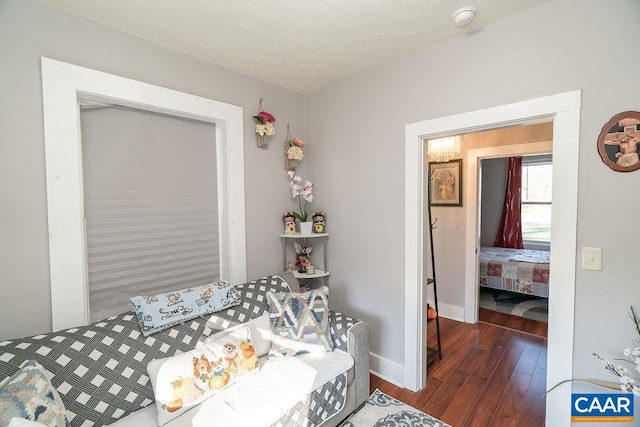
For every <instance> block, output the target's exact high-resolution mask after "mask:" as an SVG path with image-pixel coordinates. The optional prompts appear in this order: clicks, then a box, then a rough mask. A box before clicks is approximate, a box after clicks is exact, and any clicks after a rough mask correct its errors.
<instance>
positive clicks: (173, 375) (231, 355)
mask: <svg viewBox="0 0 640 427" xmlns="http://www.w3.org/2000/svg"><path fill="white" fill-rule="evenodd" d="M258 369H259V364H258V356H257V355H256V354H255V349H254V348H253V346H252V345H251V332H250V331H249V328H248V327H246V326H244V327H242V328H239V329H238V330H236V331H234V332H232V333H230V334H227V335H225V336H223V337H220V338H219V339H217V340H214V341H211V342H209V343H207V344H206V345H203V346H200V347H199V348H196V349H194V350H191V351H188V352H186V353H181V354H178V355H176V356H172V357H167V358H164V359H156V360H153V361H151V363H149V365H148V366H147V371H148V372H149V378H150V379H151V385H152V386H153V394H154V395H155V399H156V410H157V413H158V425H164V424H166V423H167V422H169V421H170V420H172V419H173V418H175V417H177V416H178V415H180V414H182V413H183V412H185V411H187V410H188V409H190V408H193V407H194V406H196V405H198V404H199V403H201V402H202V401H204V400H206V399H207V398H209V397H211V396H213V395H214V394H215V393H217V392H218V391H219V390H222V389H224V388H226V387H228V386H229V385H231V384H233V383H234V382H236V381H237V380H238V379H239V378H240V377H242V376H245V375H247V374H250V373H254V372H257V371H258Z"/></svg>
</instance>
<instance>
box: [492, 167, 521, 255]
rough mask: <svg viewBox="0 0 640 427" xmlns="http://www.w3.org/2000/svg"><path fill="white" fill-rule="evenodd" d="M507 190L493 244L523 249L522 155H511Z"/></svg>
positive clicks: (500, 246)
mask: <svg viewBox="0 0 640 427" xmlns="http://www.w3.org/2000/svg"><path fill="white" fill-rule="evenodd" d="M507 167H508V172H507V173H508V176H507V192H506V194H505V195H504V207H503V208H502V218H501V219H500V226H499V227H498V233H497V235H496V241H495V243H494V244H493V246H495V247H499V248H515V249H523V248H524V246H523V244H522V194H521V189H522V157H509V159H508V163H507Z"/></svg>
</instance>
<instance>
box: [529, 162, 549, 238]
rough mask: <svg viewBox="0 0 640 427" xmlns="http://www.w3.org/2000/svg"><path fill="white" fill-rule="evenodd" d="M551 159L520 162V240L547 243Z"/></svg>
mask: <svg viewBox="0 0 640 427" xmlns="http://www.w3.org/2000/svg"><path fill="white" fill-rule="evenodd" d="M551 172H552V158H551V155H545V156H531V157H524V158H523V160H522V239H523V240H524V241H530V242H536V243H549V242H550V241H551V176H552V175H551Z"/></svg>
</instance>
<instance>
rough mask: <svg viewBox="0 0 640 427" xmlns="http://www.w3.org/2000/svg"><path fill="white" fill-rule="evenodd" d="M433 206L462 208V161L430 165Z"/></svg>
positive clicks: (430, 198) (430, 192)
mask: <svg viewBox="0 0 640 427" xmlns="http://www.w3.org/2000/svg"><path fill="white" fill-rule="evenodd" d="M429 203H430V204H431V206H462V159H457V160H450V161H448V162H444V163H437V162H430V163H429Z"/></svg>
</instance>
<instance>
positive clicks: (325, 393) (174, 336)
mask: <svg viewBox="0 0 640 427" xmlns="http://www.w3.org/2000/svg"><path fill="white" fill-rule="evenodd" d="M236 288H237V290H238V291H239V292H240V294H241V297H242V302H241V304H240V305H238V306H236V307H232V308H230V309H227V310H225V311H221V312H218V313H214V314H212V315H208V316H206V317H201V318H196V319H194V320H190V321H188V322H186V323H183V324H181V325H178V326H175V327H173V328H170V329H167V330H164V331H162V332H159V333H157V334H154V335H151V336H149V337H147V338H145V337H143V335H142V333H141V332H140V327H139V326H138V322H137V319H136V316H135V315H134V314H133V313H123V314H120V315H118V316H114V317H110V318H108V319H105V320H103V321H99V322H96V323H92V324H90V325H87V326H81V327H77V328H71V329H67V330H63V331H58V332H52V333H48V334H43V335H35V336H31V337H27V338H21V339H17V340H8V341H3V342H0V381H2V379H4V378H5V377H8V376H10V375H13V374H14V373H15V372H16V371H17V370H18V367H19V366H20V364H21V363H22V362H24V361H25V360H29V359H35V360H37V361H38V362H40V363H41V364H42V366H44V367H45V368H46V369H47V370H49V371H50V372H51V373H53V374H54V377H53V379H52V384H53V385H54V387H55V388H56V389H57V390H58V392H59V394H60V396H61V397H62V400H63V402H64V404H65V407H66V408H67V411H68V418H69V420H70V422H71V425H72V426H91V425H94V426H102V425H108V424H110V423H113V422H115V421H116V420H118V419H120V418H122V417H125V416H126V415H128V414H130V413H133V412H136V411H137V410H139V409H141V408H143V407H146V406H148V405H150V404H151V403H153V402H154V395H153V389H152V386H151V381H150V380H149V377H148V376H147V364H148V363H149V362H150V361H151V360H153V359H157V358H162V357H167V356H172V355H174V354H176V352H183V351H188V350H191V349H193V348H194V347H195V345H196V343H197V342H198V341H199V340H201V339H204V338H206V337H208V336H209V335H211V334H214V333H216V332H218V331H220V330H222V329H225V328H228V327H230V326H234V325H236V324H238V323H244V322H246V321H247V320H249V319H251V318H254V317H258V316H260V315H261V314H262V313H263V312H265V311H267V310H268V305H267V301H266V297H265V294H266V292H267V291H269V290H270V291H272V292H284V291H288V290H289V288H288V285H287V284H286V283H285V282H284V281H283V280H282V279H281V278H280V277H278V276H267V277H264V278H262V279H259V280H256V281H253V282H249V283H245V284H241V285H237V286H236ZM356 323H358V320H357V319H354V318H352V317H349V316H345V315H343V314H340V313H334V312H332V313H331V334H332V337H333V339H334V342H335V345H336V348H339V349H342V350H344V351H347V352H348V344H347V336H348V331H349V328H351V326H353V325H355V324H356ZM346 387H347V375H346V374H345V375H341V376H338V377H336V378H335V379H334V380H333V381H331V382H329V383H326V384H325V385H324V386H323V387H321V389H318V390H315V391H314V392H313V393H312V395H310V396H308V397H307V400H308V401H306V402H305V401H301V402H299V405H296V407H295V408H292V410H291V411H290V412H289V413H288V414H285V415H283V417H282V418H281V420H280V422H279V423H277V424H276V425H287V426H291V425H293V426H295V425H318V424H320V423H321V422H322V421H323V420H324V419H327V418H329V417H330V416H332V415H333V414H335V413H336V412H338V411H339V410H340V408H341V407H342V405H340V402H339V400H340V399H342V400H343V401H344V395H345V393H344V390H345V389H346ZM310 402H313V404H309V403H310ZM343 403H344V402H343ZM309 408H313V410H310V409H309Z"/></svg>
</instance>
